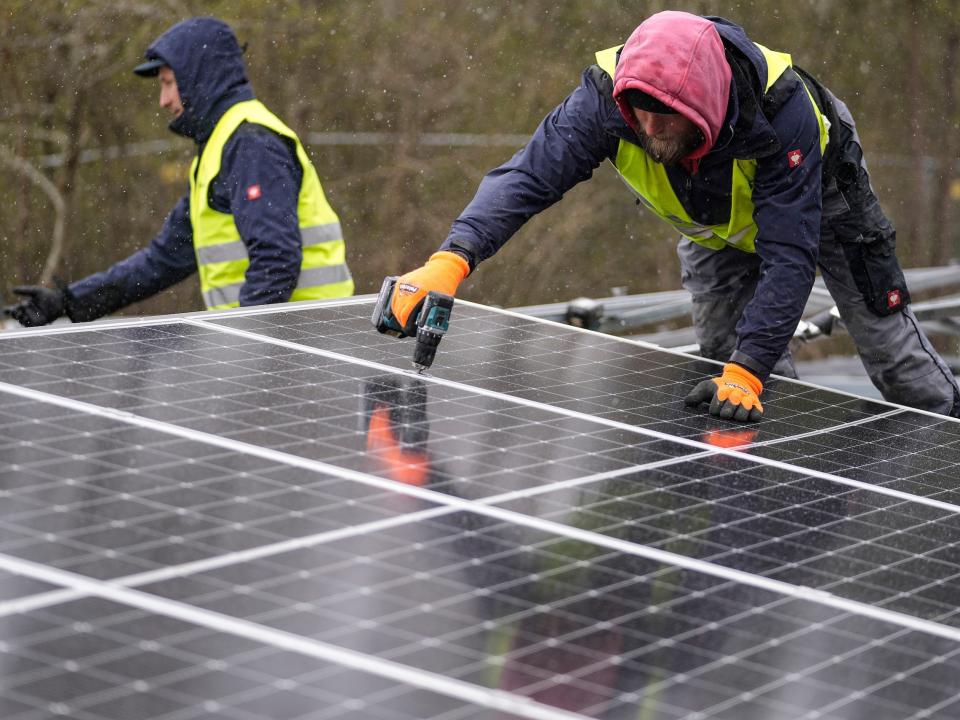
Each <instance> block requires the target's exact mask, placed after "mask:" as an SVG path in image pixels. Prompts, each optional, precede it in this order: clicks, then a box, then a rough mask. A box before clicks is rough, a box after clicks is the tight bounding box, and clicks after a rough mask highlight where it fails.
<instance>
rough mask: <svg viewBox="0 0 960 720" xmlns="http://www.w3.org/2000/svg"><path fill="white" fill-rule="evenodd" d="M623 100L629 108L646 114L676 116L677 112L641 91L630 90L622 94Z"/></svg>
mask: <svg viewBox="0 0 960 720" xmlns="http://www.w3.org/2000/svg"><path fill="white" fill-rule="evenodd" d="M621 94H622V95H623V99H624V100H626V101H627V104H628V105H629V106H630V107H634V108H636V109H637V110H645V111H646V112H652V113H658V114H660V115H676V114H677V111H676V110H674V109H673V108H672V107H670V106H669V105H667V104H665V103H662V102H660V101H659V100H657V99H656V98H655V97H654V96H653V95H648V94H647V93H645V92H644V91H643V90H637V89H636V88H630V89H628V90H624V91H623V92H622V93H621Z"/></svg>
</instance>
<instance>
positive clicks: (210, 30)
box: [144, 17, 254, 143]
mask: <svg viewBox="0 0 960 720" xmlns="http://www.w3.org/2000/svg"><path fill="white" fill-rule="evenodd" d="M144 55H145V57H146V59H147V60H162V61H163V63H164V64H166V65H168V66H169V67H170V69H171V70H173V74H174V76H175V77H176V80H177V90H178V91H179V92H180V101H181V102H182V103H183V113H182V114H181V115H180V117H178V118H176V119H175V120H174V121H173V122H171V123H170V129H171V130H173V132H175V133H177V134H178V135H185V136H186V137H190V138H193V139H194V140H196V141H197V143H203V142H205V141H206V140H207V138H208V137H210V133H211V132H212V131H213V128H214V126H215V125H216V124H217V120H219V119H220V117H221V116H222V115H223V113H224V112H226V111H227V109H228V108H229V107H230V106H231V105H235V104H236V103H238V102H241V101H243V100H251V99H253V97H254V95H253V88H252V86H251V85H250V81H249V80H248V79H247V69H246V66H245V65H244V63H243V50H242V49H241V48H240V43H238V42H237V36H236V35H234V33H233V30H232V29H231V28H230V26H229V25H227V24H226V23H225V22H223V21H222V20H218V19H216V18H212V17H199V18H191V19H189V20H184V21H183V22H181V23H177V24H176V25H174V26H173V27H171V28H170V29H169V30H167V31H166V32H165V33H163V35H161V36H160V37H158V38H157V39H156V40H155V41H154V42H153V44H151V45H150V47H149V48H147V52H146V53H145V54H144Z"/></svg>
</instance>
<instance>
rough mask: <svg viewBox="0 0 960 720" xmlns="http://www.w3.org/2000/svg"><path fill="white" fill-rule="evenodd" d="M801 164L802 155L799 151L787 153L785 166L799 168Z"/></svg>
mask: <svg viewBox="0 0 960 720" xmlns="http://www.w3.org/2000/svg"><path fill="white" fill-rule="evenodd" d="M802 162H803V153H802V152H800V151H799V150H791V151H790V152H788V153H787V164H788V165H789V166H790V167H792V168H795V167H799V165H800V163H802Z"/></svg>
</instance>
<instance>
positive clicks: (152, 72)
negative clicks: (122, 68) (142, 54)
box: [133, 58, 167, 77]
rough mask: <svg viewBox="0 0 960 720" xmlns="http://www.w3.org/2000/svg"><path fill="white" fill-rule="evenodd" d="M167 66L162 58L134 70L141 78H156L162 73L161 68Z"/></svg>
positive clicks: (140, 65) (149, 61)
mask: <svg viewBox="0 0 960 720" xmlns="http://www.w3.org/2000/svg"><path fill="white" fill-rule="evenodd" d="M166 64H167V63H165V62H164V61H163V60H161V59H160V58H153V59H152V60H147V61H146V62H143V63H140V64H139V65H137V66H136V67H135V68H134V69H133V72H134V73H135V74H137V75H139V76H140V77H156V76H157V74H159V72H160V68H162V67H163V66H164V65H166Z"/></svg>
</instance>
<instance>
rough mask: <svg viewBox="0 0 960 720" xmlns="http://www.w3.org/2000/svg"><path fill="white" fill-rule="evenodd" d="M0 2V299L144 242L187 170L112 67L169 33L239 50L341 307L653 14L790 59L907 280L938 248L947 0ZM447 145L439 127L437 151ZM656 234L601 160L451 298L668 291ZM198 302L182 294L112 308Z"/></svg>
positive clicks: (135, 87) (959, 249) (959, 35)
mask: <svg viewBox="0 0 960 720" xmlns="http://www.w3.org/2000/svg"><path fill="white" fill-rule="evenodd" d="M777 5H778V6H779V7H775V6H774V4H773V3H768V2H765V1H758V2H752V1H749V0H744V1H742V2H724V3H719V2H707V1H703V2H675V3H669V4H668V3H664V2H640V1H636V0H633V1H627V0H619V1H617V0H579V1H576V2H572V1H571V2H558V1H551V0H513V1H512V2H502V3H492V2H474V1H472V0H463V1H461V2H441V1H436V0H434V1H433V2H413V1H412V0H374V1H363V0H271V2H266V3H264V2H260V1H259V0H257V1H254V0H229V2H227V1H226V0H224V1H222V2H221V1H208V2H200V1H199V0H156V1H155V2H151V3H142V2H139V0H95V1H93V0H87V1H86V2H82V1H79V0H78V1H73V0H29V1H26V0H5V2H4V3H3V5H2V9H0V64H2V68H3V72H2V73H0V99H2V103H0V167H2V168H3V174H2V176H0V177H2V178H3V179H2V186H0V187H2V196H3V198H4V203H3V206H2V208H3V209H2V211H0V252H2V259H3V265H2V266H3V269H4V273H3V276H2V278H0V291H2V292H3V293H4V297H5V299H7V300H9V299H10V298H11V293H10V288H11V286H13V285H15V284H21V283H33V282H37V281H38V280H41V279H42V280H44V281H49V279H50V278H51V277H52V276H53V275H59V276H61V277H63V278H65V279H68V280H72V279H77V278H80V277H83V276H84V275H86V274H88V273H91V272H94V271H96V270H100V269H103V268H105V267H107V266H108V265H109V264H110V263H112V262H114V261H116V260H119V259H121V258H123V257H125V256H126V255H128V254H130V253H131V252H133V251H135V250H136V249H138V248H140V247H142V246H144V245H145V244H146V243H147V242H148V241H149V240H150V238H151V237H152V236H153V235H154V234H155V233H156V232H157V230H158V229H159V228H160V225H161V223H162V221H163V218H164V217H165V215H166V213H167V212H168V211H169V209H170V208H171V207H172V206H173V204H174V202H175V201H176V200H177V199H178V198H179V197H180V196H181V195H182V194H184V192H185V191H186V187H187V181H186V173H187V168H188V165H189V162H190V159H191V158H192V156H193V154H194V146H193V145H192V143H191V142H190V141H189V140H186V139H183V138H178V137H176V136H174V135H172V134H171V133H170V132H169V131H168V130H167V129H166V124H167V122H168V117H167V115H166V113H165V112H164V111H162V110H161V109H160V108H159V107H158V95H159V89H158V86H157V84H156V82H152V81H146V80H143V79H140V78H137V77H135V76H134V75H132V73H131V72H130V70H131V68H132V67H133V66H134V65H135V64H136V63H137V62H139V60H140V58H141V57H142V55H143V51H144V50H145V49H146V47H147V45H148V44H149V43H150V41H151V40H153V39H154V38H155V37H156V36H157V35H159V34H160V33H161V32H162V31H164V30H165V29H166V28H167V27H169V26H170V25H171V24H173V23H174V22H176V21H178V20H181V19H184V18H186V17H189V16H192V15H216V16H218V17H221V18H223V19H224V20H226V21H227V22H229V23H230V24H231V25H232V26H233V27H234V29H235V30H236V32H237V35H238V36H239V38H240V41H241V43H244V42H246V43H248V44H249V48H248V51H247V54H246V60H247V64H248V69H249V74H250V77H251V79H252V81H253V84H254V88H255V90H256V92H257V94H258V96H259V97H260V98H261V99H262V100H263V101H264V102H265V103H266V104H267V106H268V107H270V108H271V109H273V110H274V111H275V112H276V113H277V114H278V115H280V116H281V117H282V118H283V119H284V120H285V121H286V122H287V123H288V124H290V125H291V126H292V127H293V128H294V129H295V130H297V131H298V133H299V134H300V136H301V138H302V139H303V140H304V142H305V144H306V145H307V147H308V150H309V151H310V153H311V155H312V157H313V160H314V162H315V164H316V166H317V170H318V171H319V173H320V177H321V179H322V181H323V184H324V188H325V190H326V191H327V195H328V197H329V199H330V201H331V203H332V205H333V206H334V208H335V209H336V210H337V211H338V212H339V213H340V216H341V219H342V221H343V224H344V230H345V235H346V239H347V243H348V258H349V262H350V266H351V268H352V270H353V273H354V275H355V277H356V279H357V291H358V293H368V292H375V291H376V290H377V289H378V288H379V284H380V280H381V279H382V277H383V276H384V275H386V274H395V273H398V272H402V271H405V270H408V269H411V268H413V267H415V266H416V265H419V264H420V263H421V262H422V261H423V260H424V259H425V258H426V257H427V256H428V255H429V253H430V252H432V251H433V250H434V249H435V248H436V247H437V246H438V245H439V244H440V242H441V241H442V240H443V239H444V237H445V236H446V234H447V231H448V229H449V226H450V223H451V221H452V220H453V219H454V218H455V217H456V215H457V214H458V213H459V212H460V210H461V209H462V208H463V207H464V206H465V205H466V203H467V202H469V200H470V199H471V198H472V196H473V193H474V191H475V188H476V185H477V183H478V182H479V180H480V178H481V177H482V175H483V174H484V173H485V172H486V171H487V170H489V169H490V168H492V167H495V166H496V165H498V164H499V163H501V162H502V161H504V160H505V159H507V158H508V157H509V156H510V155H511V154H512V153H513V152H515V151H516V150H517V149H518V148H519V147H520V146H521V145H522V143H523V137H524V136H526V135H528V134H529V133H530V132H531V131H532V130H533V129H534V128H535V127H536V125H537V124H538V123H539V122H540V120H541V119H542V117H543V116H544V115H545V114H546V113H547V112H549V111H550V110H551V109H552V108H553V107H554V106H555V105H556V104H558V103H559V102H560V101H561V100H562V99H563V98H564V97H565V96H566V94H567V93H568V92H570V91H571V90H572V89H573V88H574V87H575V86H576V85H577V84H578V83H579V78H580V73H581V71H582V70H583V69H584V68H585V67H586V66H587V65H589V64H591V63H592V62H593V53H594V52H595V51H596V50H599V49H603V48H606V47H609V46H611V45H614V44H617V43H619V42H622V41H623V40H624V39H626V37H627V36H628V35H629V33H630V32H631V31H632V30H633V28H634V27H635V26H636V25H637V24H638V23H639V22H640V21H642V20H643V19H644V18H645V17H646V16H647V15H649V14H651V13H653V12H656V11H659V10H663V9H680V10H688V11H690V12H695V13H703V14H720V15H723V16H725V17H728V18H730V19H731V20H734V21H735V22H738V23H740V24H741V25H743V26H744V27H745V28H746V30H747V32H748V33H749V34H750V36H751V38H752V39H754V40H756V41H758V42H761V43H763V44H764V45H767V46H768V47H771V48H775V49H782V50H785V51H788V52H790V53H791V54H792V55H793V58H794V61H795V62H796V63H797V64H800V65H802V66H804V67H805V68H807V69H808V70H810V71H811V72H813V73H814V74H815V75H817V76H818V77H819V78H820V79H821V80H822V81H823V82H824V83H826V84H827V85H828V86H829V87H831V88H832V89H833V90H834V92H835V93H836V94H837V95H838V96H839V97H840V98H841V99H843V100H844V101H845V102H846V103H847V104H848V105H849V106H850V108H851V110H852V111H853V114H854V117H855V118H856V119H857V121H858V126H859V130H860V134H861V137H862V139H863V142H864V145H865V148H866V152H867V159H868V163H869V164H870V166H871V170H872V177H873V182H874V185H875V186H876V188H877V190H878V192H879V194H880V197H881V199H882V201H883V203H884V206H885V208H886V209H887V211H888V213H889V214H890V215H891V216H892V217H893V219H894V221H895V223H896V224H897V226H898V229H899V248H900V250H899V253H900V256H901V260H902V261H903V264H904V265H905V266H907V267H914V266H926V265H935V264H942V263H945V262H947V261H949V260H950V259H952V258H955V257H957V256H958V255H960V230H958V226H960V180H958V166H957V156H958V149H960V148H958V143H960V135H958V131H960V127H958V124H960V117H958V109H957V98H956V94H957V84H958V82H960V80H958V72H957V62H958V45H960V0H930V1H926V2H922V1H921V0H869V2H868V1H867V0H847V1H846V2H842V3H839V2H830V1H829V0H795V2H792V3H784V4H777ZM450 134H453V135H452V136H451V135H450ZM674 246H675V241H674V238H673V237H672V236H671V233H669V232H668V231H666V230H665V229H664V227H661V226H660V224H659V223H655V222H653V221H651V219H650V218H649V217H647V216H644V215H643V214H641V213H640V212H639V211H638V209H637V207H636V206H635V203H634V201H633V199H632V196H631V194H630V193H628V192H627V191H626V190H625V189H624V188H623V187H622V184H621V182H620V181H619V180H618V179H617V177H616V175H615V173H614V172H613V170H612V168H610V167H601V168H600V169H599V170H598V171H597V172H596V174H595V178H594V180H593V181H591V182H588V183H583V184H581V185H580V186H578V187H577V188H574V189H573V190H572V191H571V192H570V193H568V196H567V197H566V198H565V200H564V201H563V202H562V203H560V204H558V205H556V206H554V207H553V208H551V209H550V210H548V211H547V212H545V213H543V214H541V215H540V216H538V217H536V218H534V219H533V220H532V221H531V222H529V223H528V224H527V225H526V226H525V227H524V228H523V229H522V230H521V232H520V233H519V234H518V235H517V236H516V237H515V238H514V239H513V240H512V241H511V242H510V243H509V244H508V245H507V246H506V247H505V248H504V250H503V251H502V252H501V253H499V254H498V255H497V256H496V257H495V258H493V259H492V260H490V261H488V262H487V263H486V264H484V265H483V266H481V268H480V270H479V271H478V272H477V273H475V274H474V276H472V277H471V278H470V279H469V280H468V281H467V282H466V283H465V285H464V286H463V290H462V292H461V296H463V297H466V298H469V299H473V300H477V301H480V302H485V303H493V304H499V305H503V306H515V305H522V304H532V303H543V302H553V301H559V300H566V299H569V298H572V297H576V296H579V295H593V296H604V295H608V294H610V289H611V288H612V287H614V286H620V287H625V288H627V290H628V292H631V293H636V292H647V291H654V290H665V289H672V288H676V287H679V271H678V266H677V262H676V259H675V255H674ZM201 307H202V305H201V301H200V296H199V292H198V289H197V285H196V284H195V283H191V282H187V283H183V284H181V285H180V286H177V287H175V288H173V289H171V290H170V291H168V292H166V293H163V294H162V295H160V296H158V297H156V298H153V299H151V300H148V301H146V302H143V303H140V304H139V305H136V306H134V307H132V308H129V309H128V310H127V311H126V314H148V313H165V312H182V311H189V310H196V309H200V308H201Z"/></svg>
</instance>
